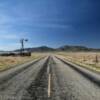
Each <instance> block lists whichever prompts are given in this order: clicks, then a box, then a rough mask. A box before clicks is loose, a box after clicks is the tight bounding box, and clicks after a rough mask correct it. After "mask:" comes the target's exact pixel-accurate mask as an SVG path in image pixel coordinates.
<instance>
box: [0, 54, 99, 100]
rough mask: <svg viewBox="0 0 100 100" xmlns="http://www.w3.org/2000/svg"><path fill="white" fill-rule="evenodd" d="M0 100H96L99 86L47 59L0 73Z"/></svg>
mask: <svg viewBox="0 0 100 100" xmlns="http://www.w3.org/2000/svg"><path fill="white" fill-rule="evenodd" d="M0 100H100V86H98V85H97V84H95V83H94V82H92V81H90V80H89V79H88V78H86V76H84V75H82V74H81V73H78V71H76V70H74V69H73V68H71V67H70V66H69V65H67V64H65V63H64V62H62V61H61V60H60V59H58V58H56V57H55V56H53V55H51V56H48V57H45V58H43V59H40V60H39V61H36V62H35V61H33V62H32V63H31V64H30V63H29V64H24V65H21V66H18V67H16V68H13V69H10V70H8V71H5V72H2V73H0Z"/></svg>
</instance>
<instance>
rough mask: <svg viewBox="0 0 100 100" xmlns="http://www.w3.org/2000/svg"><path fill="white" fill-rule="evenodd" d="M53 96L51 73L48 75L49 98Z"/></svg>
mask: <svg viewBox="0 0 100 100" xmlns="http://www.w3.org/2000/svg"><path fill="white" fill-rule="evenodd" d="M50 96H51V74H49V76H48V98H49V97H50Z"/></svg>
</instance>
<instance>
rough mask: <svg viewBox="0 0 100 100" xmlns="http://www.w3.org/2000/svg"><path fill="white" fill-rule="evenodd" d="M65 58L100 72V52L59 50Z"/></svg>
mask: <svg viewBox="0 0 100 100" xmlns="http://www.w3.org/2000/svg"><path fill="white" fill-rule="evenodd" d="M58 54H59V55H62V56H63V57H65V58H64V59H65V60H68V61H70V62H73V63H75V64H77V65H81V66H82V67H85V68H88V69H90V70H93V71H96V72H99V73H100V53H97V52H59V53H58Z"/></svg>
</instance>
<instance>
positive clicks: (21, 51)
mask: <svg viewBox="0 0 100 100" xmlns="http://www.w3.org/2000/svg"><path fill="white" fill-rule="evenodd" d="M27 41H28V39H24V38H23V39H21V40H20V43H21V50H20V53H21V55H23V53H24V42H27Z"/></svg>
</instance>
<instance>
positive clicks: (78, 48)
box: [15, 45, 100, 52]
mask: <svg viewBox="0 0 100 100" xmlns="http://www.w3.org/2000/svg"><path fill="white" fill-rule="evenodd" d="M15 51H17V52H18V51H20V50H15ZM25 51H30V52H50V51H100V49H94V48H88V47H85V46H70V45H65V46H61V47H59V48H56V49H54V48H51V47H47V46H41V47H34V48H25Z"/></svg>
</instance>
